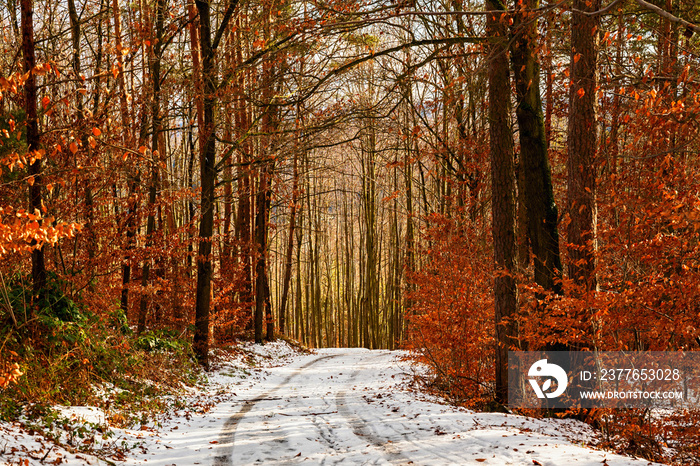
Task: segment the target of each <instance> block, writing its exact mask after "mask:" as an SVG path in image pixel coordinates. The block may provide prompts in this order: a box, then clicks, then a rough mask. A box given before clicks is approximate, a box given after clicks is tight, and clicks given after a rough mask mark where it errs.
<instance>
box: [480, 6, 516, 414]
mask: <svg viewBox="0 0 700 466" xmlns="http://www.w3.org/2000/svg"><path fill="white" fill-rule="evenodd" d="M486 9H487V10H490V11H494V10H501V11H506V5H505V4H504V3H503V2H502V1H501V0H486ZM505 20H506V19H505V15H504V16H500V15H499V16H496V15H494V14H489V15H487V19H486V27H487V33H488V35H489V37H490V40H491V46H490V47H489V57H488V60H489V68H488V80H489V150H490V154H491V155H490V157H491V189H492V198H493V200H492V209H493V218H492V222H493V225H492V227H493V246H494V264H495V270H496V276H495V279H494V292H495V324H496V341H497V348H496V400H497V401H498V402H500V403H506V402H507V401H508V349H509V347H510V345H511V344H512V343H513V337H514V325H513V323H512V322H510V321H509V320H508V319H509V318H511V317H513V316H514V315H515V313H516V303H517V299H516V298H517V296H516V287H515V277H514V275H513V274H514V272H515V254H516V248H515V173H514V166H513V165H514V163H513V134H512V132H511V125H510V84H509V81H510V77H509V73H508V45H507V44H508V29H507V25H506V22H505Z"/></svg>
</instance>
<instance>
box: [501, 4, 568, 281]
mask: <svg viewBox="0 0 700 466" xmlns="http://www.w3.org/2000/svg"><path fill="white" fill-rule="evenodd" d="M522 6H523V7H524V8H525V10H520V11H519V12H517V13H516V15H515V18H514V23H513V28H514V31H515V33H516V37H515V40H514V41H513V42H512V44H511V62H512V65H513V79H514V81H515V90H516V96H517V102H518V105H517V107H516V110H515V113H516V117H517V120H518V131H519V135H520V170H521V173H520V175H521V176H520V177H519V179H520V180H521V185H520V186H519V189H521V190H522V197H521V199H522V200H523V201H524V203H525V206H524V207H525V218H526V225H523V227H525V228H526V230H527V238H528V242H529V245H530V248H531V250H532V255H533V258H534V269H535V282H536V283H537V284H538V285H540V286H542V288H544V289H545V290H548V291H554V292H555V293H557V294H560V293H561V282H560V280H559V278H560V273H561V270H562V266H561V258H560V255H559V232H558V229H557V207H556V204H555V202H554V192H553V188H552V178H551V170H550V168H549V159H548V158H547V135H546V131H545V124H544V118H543V115H542V97H541V95H540V64H539V62H538V60H537V56H536V49H537V21H536V19H533V18H532V15H534V14H537V13H535V12H534V10H536V9H537V8H538V7H539V0H525V1H524V2H523V3H522Z"/></svg>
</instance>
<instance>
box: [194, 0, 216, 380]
mask: <svg viewBox="0 0 700 466" xmlns="http://www.w3.org/2000/svg"><path fill="white" fill-rule="evenodd" d="M195 3H196V6H197V11H198V12H199V50H200V57H201V60H202V80H203V83H202V84H203V86H202V87H203V92H204V121H203V123H204V125H203V127H200V128H199V131H200V133H199V138H200V140H203V141H204V147H203V150H202V153H201V154H200V177H201V189H202V191H201V199H200V207H201V215H202V217H201V220H200V224H199V247H198V251H197V292H196V300H195V331H194V345H193V346H194V352H195V354H196V355H197V359H198V360H199V363H200V364H201V365H202V366H204V367H208V366H209V308H210V305H211V279H212V275H213V270H212V260H211V249H212V248H211V238H212V234H213V232H214V184H215V182H216V140H215V134H214V130H215V121H214V108H215V104H216V101H215V95H214V93H215V91H216V87H215V84H214V79H215V72H216V70H215V69H214V50H213V49H212V46H211V18H210V5H209V2H205V1H201V0H197V1H196V2H195Z"/></svg>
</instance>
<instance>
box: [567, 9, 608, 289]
mask: <svg viewBox="0 0 700 466" xmlns="http://www.w3.org/2000/svg"><path fill="white" fill-rule="evenodd" d="M599 7H600V0H593V1H591V0H574V3H573V9H574V10H573V13H572V20H571V64H570V67H571V89H570V93H569V126H568V138H569V154H568V155H569V157H568V161H567V181H568V185H567V210H568V214H569V217H570V222H569V225H568V232H567V233H568V234H567V240H568V243H569V254H568V255H569V261H568V272H569V278H570V279H572V280H573V281H574V283H576V284H577V285H578V286H579V287H581V291H584V292H587V291H594V290H596V287H597V279H596V249H597V246H596V216H597V210H596V180H595V177H596V144H597V142H596V141H597V124H596V85H597V72H598V63H597V62H598V60H597V54H598V23H599V20H598V17H597V16H588V15H586V14H584V12H592V11H596V10H597V9H598V8H599Z"/></svg>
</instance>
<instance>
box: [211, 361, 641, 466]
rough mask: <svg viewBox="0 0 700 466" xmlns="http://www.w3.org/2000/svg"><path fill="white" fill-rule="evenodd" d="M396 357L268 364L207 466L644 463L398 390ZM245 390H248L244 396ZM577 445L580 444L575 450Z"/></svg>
mask: <svg viewBox="0 0 700 466" xmlns="http://www.w3.org/2000/svg"><path fill="white" fill-rule="evenodd" d="M399 357H400V353H397V352H391V351H369V350H364V349H325V350H319V351H318V352H317V354H315V355H308V356H303V357H299V358H296V359H295V360H294V361H293V362H292V363H291V364H289V365H285V366H280V367H277V368H272V369H270V370H269V376H268V377H267V378H266V379H265V380H261V381H259V382H258V383H257V384H256V387H255V389H256V391H255V392H254V393H255V394H257V395H255V394H251V395H250V397H246V398H244V400H243V401H239V402H236V403H235V404H232V405H231V406H230V409H231V411H230V412H229V414H228V415H227V418H226V420H225V421H224V422H223V427H222V428H221V429H220V431H219V433H218V439H217V440H216V441H214V442H210V443H214V444H216V446H215V447H214V448H213V451H212V452H211V456H210V457H209V458H210V461H209V463H210V464H214V465H216V466H238V465H255V464H265V465H268V464H272V465H292V464H312V465H316V464H319V465H330V464H347V465H380V464H381V465H386V464H391V465H408V464H420V465H441V466H442V465H481V464H486V465H489V464H491V465H527V464H529V465H533V464H541V465H545V466H553V465H560V464H576V465H590V466H593V465H595V466H599V465H600V464H609V465H611V466H612V465H641V464H648V463H647V462H638V461H637V460H633V459H630V458H623V457H620V456H616V455H612V454H610V453H606V452H602V451H596V450H591V449H589V448H585V447H584V446H582V445H581V440H582V439H583V437H585V435H586V434H585V433H584V434H582V432H585V426H584V425H583V424H572V423H571V422H569V421H558V420H536V419H529V418H525V417H521V416H513V415H504V414H488V413H473V412H469V411H466V410H463V409H458V408H453V407H450V406H444V405H441V404H438V403H435V402H430V401H425V400H419V399H417V397H416V396H415V394H413V393H410V392H407V391H406V390H405V389H402V388H400V385H401V384H402V383H403V382H404V380H405V377H404V375H405V374H404V372H403V370H402V367H407V364H406V363H403V362H401V361H400V359H399ZM249 393H250V392H249ZM576 443H578V445H577V444H576Z"/></svg>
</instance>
